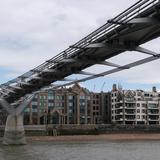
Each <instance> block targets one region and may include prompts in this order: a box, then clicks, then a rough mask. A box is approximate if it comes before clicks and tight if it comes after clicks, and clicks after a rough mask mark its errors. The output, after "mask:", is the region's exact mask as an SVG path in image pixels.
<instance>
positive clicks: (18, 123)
mask: <svg viewBox="0 0 160 160" xmlns="http://www.w3.org/2000/svg"><path fill="white" fill-rule="evenodd" d="M33 97H34V96H33V95H31V96H29V97H27V99H25V100H23V103H21V104H19V105H17V106H13V105H10V104H8V103H7V101H6V100H5V99H0V104H1V105H2V107H3V108H5V109H6V111H7V112H8V114H9V115H8V117H7V121H6V126H5V132H4V138H3V144H5V145H24V144H26V139H25V131H24V126H23V110H24V108H25V107H26V106H27V105H28V104H29V103H30V101H31V100H32V98H33Z"/></svg>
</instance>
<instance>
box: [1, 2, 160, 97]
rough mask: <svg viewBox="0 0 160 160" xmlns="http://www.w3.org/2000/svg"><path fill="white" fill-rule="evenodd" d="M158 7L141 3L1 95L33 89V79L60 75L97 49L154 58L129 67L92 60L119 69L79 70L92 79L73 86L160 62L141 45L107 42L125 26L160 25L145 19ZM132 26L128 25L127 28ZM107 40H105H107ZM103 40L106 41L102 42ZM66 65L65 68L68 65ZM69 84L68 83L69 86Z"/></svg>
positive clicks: (6, 85) (9, 84)
mask: <svg viewBox="0 0 160 160" xmlns="http://www.w3.org/2000/svg"><path fill="white" fill-rule="evenodd" d="M157 7H160V1H159V0H140V1H138V2H137V3H135V4H134V5H133V6H131V7H130V8H128V9H127V10H125V11H124V12H122V13H121V14H119V15H118V16H116V17H115V18H113V19H112V20H110V21H109V23H106V24H104V25H103V26H101V27H100V28H98V29H97V30H95V31H94V32H92V33H91V34H89V35H88V36H86V37H85V38H83V39H82V40H80V41H78V42H77V43H75V44H74V45H72V46H70V47H69V48H67V49H66V50H64V51H63V52H61V53H60V54H58V55H56V56H55V57H53V58H51V59H49V60H47V61H46V62H44V63H42V64H41V65H39V66H37V67H36V68H34V69H32V70H30V71H28V72H26V73H24V74H23V75H21V76H19V77H17V78H15V79H13V80H11V81H8V82H7V83H4V84H1V85H0V94H1V96H2V97H5V98H6V97H7V96H9V95H10V94H11V93H13V94H14V93H15V92H16V91H17V90H19V91H21V90H23V86H31V87H32V85H31V82H32V80H39V81H40V80H42V79H43V77H42V76H41V75H42V74H48V73H57V74H58V73H59V72H60V71H59V70H58V68H59V66H62V65H64V64H65V65H69V64H71V63H83V62H84V60H81V58H79V57H80V55H82V57H83V56H85V54H86V53H87V52H88V51H90V50H95V49H97V48H108V49H117V51H119V50H120V52H123V51H128V50H129V51H138V52H142V53H145V54H148V55H151V57H149V58H146V59H143V60H140V61H136V62H134V63H131V64H128V65H124V66H121V65H118V64H114V63H112V62H108V61H104V60H103V61H102V60H98V61H95V60H88V59H86V61H87V62H88V63H90V64H91V65H93V64H101V65H107V66H111V67H115V69H112V70H109V71H106V72H103V73H99V74H95V73H89V72H84V71H78V73H79V74H84V75H89V77H87V78H84V79H81V80H71V82H69V83H68V85H69V84H71V83H72V84H73V83H75V82H83V81H86V80H90V79H93V78H97V77H100V76H105V75H108V74H111V73H115V72H119V71H121V70H125V69H129V68H132V67H135V66H137V65H140V64H144V63H147V62H150V61H153V60H156V59H159V57H160V56H159V54H156V53H154V52H152V51H149V50H147V49H144V48H142V47H140V46H139V44H138V45H137V44H134V42H133V44H132V45H126V44H123V42H121V43H119V44H117V43H107V41H109V40H110V34H111V33H114V37H115V36H117V35H118V33H117V31H118V30H121V31H123V30H125V29H126V27H123V25H124V24H125V25H130V26H129V27H131V25H134V24H139V23H140V24H141V23H147V24H151V25H155V24H159V19H157V18H156V17H154V16H151V17H144V16H143V15H144V13H146V12H147V11H149V10H150V9H153V10H154V11H155V10H156V8H157ZM127 27H128V26H127ZM104 37H105V40H104ZM101 39H103V40H101ZM65 65H64V66H65ZM53 80H54V81H58V80H61V81H70V79H66V78H65V77H63V78H62V77H60V78H57V77H55V79H54V77H53ZM65 85H67V84H65ZM53 87H59V86H53Z"/></svg>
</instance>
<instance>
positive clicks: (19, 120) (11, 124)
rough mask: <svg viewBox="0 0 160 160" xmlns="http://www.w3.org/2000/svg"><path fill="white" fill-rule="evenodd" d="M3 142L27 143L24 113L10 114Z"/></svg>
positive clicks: (8, 143)
mask: <svg viewBox="0 0 160 160" xmlns="http://www.w3.org/2000/svg"><path fill="white" fill-rule="evenodd" d="M3 144H5V145H24V144H26V139H25V131H24V126H23V114H20V115H8V117H7V122H6V127H5V133H4V138H3Z"/></svg>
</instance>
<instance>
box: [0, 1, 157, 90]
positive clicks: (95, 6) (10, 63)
mask: <svg viewBox="0 0 160 160" xmlns="http://www.w3.org/2000/svg"><path fill="white" fill-rule="evenodd" d="M136 1H137V0H79V1H78V0H31V1H29V0H1V1H0V83H4V82H7V81H8V80H11V79H12V78H15V77H16V76H19V75H20V74H22V73H24V72H26V71H28V70H30V69H32V68H33V67H35V66H37V65H39V64H40V63H42V62H44V61H45V60H47V59H50V58H51V57H53V56H55V55H56V54H58V53H59V52H61V51H63V50H64V49H66V48H68V46H69V45H72V44H74V43H75V42H76V41H78V40H80V39H81V38H83V37H84V36H86V35H87V34H89V33H90V32H92V31H94V30H95V29H97V28H98V27H100V26H101V25H103V24H104V23H106V21H107V20H108V19H111V18H113V17H114V16H116V15H117V14H119V13H120V12H122V11H123V10H125V9H126V8H128V7H129V6H131V5H132V4H133V3H135V2H136ZM159 43H160V40H159V39H156V40H154V41H152V42H149V43H147V44H144V45H143V46H144V47H146V48H148V49H151V50H154V51H156V52H158V51H159V49H160V46H159ZM143 57H146V56H145V55H144V54H140V53H137V52H125V53H123V54H122V55H121V56H118V57H115V58H112V59H111V60H110V61H113V62H115V63H119V64H123V62H132V61H133V60H137V59H139V58H143ZM159 63H160V60H157V61H154V62H151V63H149V64H146V65H143V66H140V67H136V68H134V69H131V70H127V71H122V72H120V73H116V74H113V75H110V76H109V77H108V76H106V77H104V78H100V79H96V80H92V81H90V82H85V83H83V84H82V85H84V86H85V87H87V88H89V89H91V90H92V89H95V90H96V91H99V90H100V89H101V87H102V85H103V83H105V86H104V90H108V89H110V88H111V85H112V83H121V84H122V85H123V86H124V87H125V88H132V89H136V88H141V89H144V88H145V89H149V88H151V86H153V85H156V86H157V87H158V88H160V85H159V82H160V74H159V68H160V65H159ZM105 70H108V68H107V67H104V66H103V67H102V66H98V65H96V66H93V67H90V68H88V71H92V72H95V73H98V72H100V71H105Z"/></svg>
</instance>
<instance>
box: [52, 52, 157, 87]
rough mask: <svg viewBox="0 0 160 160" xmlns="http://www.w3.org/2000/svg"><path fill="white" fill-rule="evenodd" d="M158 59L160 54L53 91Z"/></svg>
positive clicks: (70, 83)
mask: <svg viewBox="0 0 160 160" xmlns="http://www.w3.org/2000/svg"><path fill="white" fill-rule="evenodd" d="M157 59H160V54H159V55H157V56H150V57H148V58H144V59H142V60H139V61H136V62H133V63H129V64H126V65H123V66H122V67H119V68H115V69H112V70H109V71H106V72H102V73H99V74H94V75H92V76H89V77H86V78H83V79H80V80H77V81H74V82H69V83H66V84H63V85H59V86H57V87H53V89H56V88H59V87H63V86H68V85H72V84H74V83H80V82H84V81H88V80H91V79H95V78H98V77H102V76H106V75H110V74H113V73H116V72H120V71H122V70H125V69H126V68H133V67H136V66H139V65H142V64H146V63H148V62H151V61H154V60H157Z"/></svg>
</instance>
